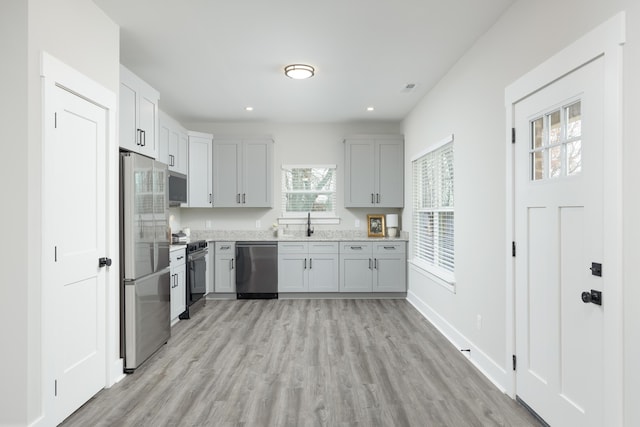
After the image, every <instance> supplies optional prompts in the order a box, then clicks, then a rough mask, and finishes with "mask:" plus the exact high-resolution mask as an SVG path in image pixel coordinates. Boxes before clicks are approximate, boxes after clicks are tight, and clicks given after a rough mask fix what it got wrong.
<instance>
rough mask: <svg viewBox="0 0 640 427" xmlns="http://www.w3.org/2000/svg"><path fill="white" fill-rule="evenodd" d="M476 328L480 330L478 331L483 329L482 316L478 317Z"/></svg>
mask: <svg viewBox="0 0 640 427" xmlns="http://www.w3.org/2000/svg"><path fill="white" fill-rule="evenodd" d="M476 327H477V328H478V330H480V329H482V316H480V315H479V314H478V316H477V317H476Z"/></svg>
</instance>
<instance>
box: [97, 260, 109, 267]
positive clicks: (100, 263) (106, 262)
mask: <svg viewBox="0 0 640 427" xmlns="http://www.w3.org/2000/svg"><path fill="white" fill-rule="evenodd" d="M105 266H106V267H111V258H100V259H98V267H100V268H102V267H105Z"/></svg>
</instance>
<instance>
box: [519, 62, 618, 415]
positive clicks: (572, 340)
mask: <svg viewBox="0 0 640 427" xmlns="http://www.w3.org/2000/svg"><path fill="white" fill-rule="evenodd" d="M603 70H604V60H603V59H602V58H600V59H596V60H594V61H592V62H591V63H589V64H586V65H584V66H582V67H581V68H579V69H577V70H575V71H573V72H571V73H570V74H568V75H566V76H565V77H563V78H561V79H559V80H557V81H555V82H553V83H551V84H549V85H548V86H546V87H545V88H543V89H541V90H540V91H538V92H536V93H534V94H532V95H530V96H529V97H527V98H525V99H524V100H522V101H520V102H518V103H517V104H515V109H514V120H515V126H516V135H517V136H518V138H517V142H516V147H515V165H514V172H515V236H516V237H515V238H516V243H517V250H518V252H517V257H516V261H515V278H516V355H517V361H518V366H517V372H516V393H517V396H518V397H519V398H520V399H521V400H523V401H524V402H525V403H526V404H527V405H529V406H530V407H531V408H532V409H533V410H534V411H536V412H537V413H538V414H539V415H540V416H541V417H542V418H543V419H544V420H545V421H546V422H548V423H549V424H550V425H554V426H555V425H558V426H559V425H562V426H600V425H602V422H603V412H602V401H603V400H602V398H603V372H604V366H603V314H604V310H605V309H606V294H605V295H603V305H596V304H593V303H591V302H587V303H585V302H583V300H582V293H583V292H589V293H590V292H591V290H592V289H594V290H597V291H602V290H603V289H602V278H601V277H597V276H595V275H592V271H591V270H590V267H592V262H595V263H601V262H602V258H603V225H604V224H603V160H602V159H603V150H604V144H603V99H604V98H603V93H604V91H603V87H604V71H603Z"/></svg>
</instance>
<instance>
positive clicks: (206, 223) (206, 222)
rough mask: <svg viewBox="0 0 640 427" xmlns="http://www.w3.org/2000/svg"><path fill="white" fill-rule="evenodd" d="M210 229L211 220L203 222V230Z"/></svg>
mask: <svg viewBox="0 0 640 427" xmlns="http://www.w3.org/2000/svg"><path fill="white" fill-rule="evenodd" d="M211 227H212V225H211V220H210V219H208V220H206V221H205V222H204V228H211Z"/></svg>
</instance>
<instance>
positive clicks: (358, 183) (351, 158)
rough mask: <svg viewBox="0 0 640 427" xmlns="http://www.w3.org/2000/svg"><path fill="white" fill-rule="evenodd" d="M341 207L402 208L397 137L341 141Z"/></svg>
mask: <svg viewBox="0 0 640 427" xmlns="http://www.w3.org/2000/svg"><path fill="white" fill-rule="evenodd" d="M344 204H345V207H347V208H364V207H381V208H401V207H403V206H404V140H403V137H402V136H400V135H397V136H354V137H350V138H347V139H345V201H344Z"/></svg>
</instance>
